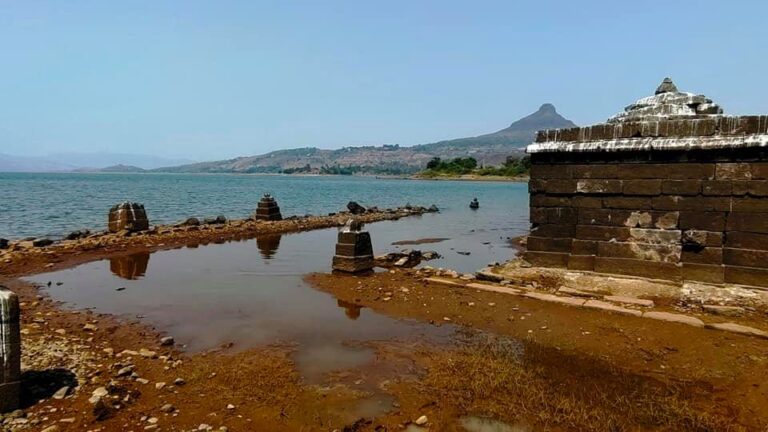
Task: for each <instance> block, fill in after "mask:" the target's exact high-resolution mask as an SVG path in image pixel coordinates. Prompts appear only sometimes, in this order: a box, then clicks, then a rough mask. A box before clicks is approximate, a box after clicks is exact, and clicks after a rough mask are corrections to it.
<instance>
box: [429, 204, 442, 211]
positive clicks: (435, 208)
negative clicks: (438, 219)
mask: <svg viewBox="0 0 768 432" xmlns="http://www.w3.org/2000/svg"><path fill="white" fill-rule="evenodd" d="M427 211H428V212H430V213H437V212H439V211H440V209H439V208H437V206H436V205H434V204H432V205H431V206H429V208H428V209H427Z"/></svg>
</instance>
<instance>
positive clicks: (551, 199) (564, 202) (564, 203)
mask: <svg viewBox="0 0 768 432" xmlns="http://www.w3.org/2000/svg"><path fill="white" fill-rule="evenodd" d="M531 207H571V197H569V196H553V195H547V194H540V193H537V194H533V195H531Z"/></svg>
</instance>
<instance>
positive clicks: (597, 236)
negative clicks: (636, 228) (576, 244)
mask: <svg viewBox="0 0 768 432" xmlns="http://www.w3.org/2000/svg"><path fill="white" fill-rule="evenodd" d="M575 235H576V238H577V239H579V240H601V241H608V240H617V241H625V240H627V239H628V238H629V228H623V227H607V226H593V225H577V226H576V234H575Z"/></svg>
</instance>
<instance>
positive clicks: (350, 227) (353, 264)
mask: <svg viewBox="0 0 768 432" xmlns="http://www.w3.org/2000/svg"><path fill="white" fill-rule="evenodd" d="M362 228H363V224H362V223H360V222H359V221H356V220H354V219H350V220H349V221H348V222H347V224H346V226H344V228H343V229H342V230H341V231H339V236H338V241H337V242H336V255H334V256H333V269H334V270H338V271H343V272H347V273H359V272H363V271H368V270H371V269H373V246H372V245H371V235H370V233H368V232H367V231H362Z"/></svg>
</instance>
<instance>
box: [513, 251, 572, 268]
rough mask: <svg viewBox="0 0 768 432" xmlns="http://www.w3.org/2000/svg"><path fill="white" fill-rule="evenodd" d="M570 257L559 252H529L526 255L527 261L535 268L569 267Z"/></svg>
mask: <svg viewBox="0 0 768 432" xmlns="http://www.w3.org/2000/svg"><path fill="white" fill-rule="evenodd" d="M568 256H569V254H567V253H559V252H535V251H527V252H525V254H524V257H525V260H526V261H528V262H529V263H531V264H533V265H535V266H540V267H557V268H566V267H568Z"/></svg>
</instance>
